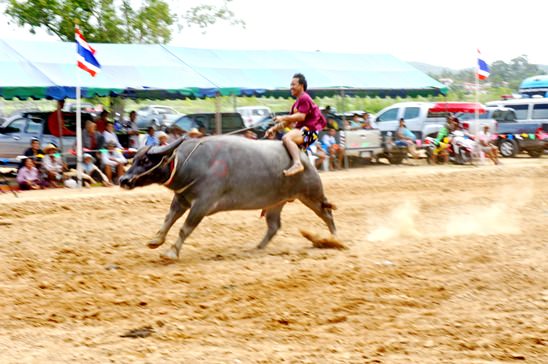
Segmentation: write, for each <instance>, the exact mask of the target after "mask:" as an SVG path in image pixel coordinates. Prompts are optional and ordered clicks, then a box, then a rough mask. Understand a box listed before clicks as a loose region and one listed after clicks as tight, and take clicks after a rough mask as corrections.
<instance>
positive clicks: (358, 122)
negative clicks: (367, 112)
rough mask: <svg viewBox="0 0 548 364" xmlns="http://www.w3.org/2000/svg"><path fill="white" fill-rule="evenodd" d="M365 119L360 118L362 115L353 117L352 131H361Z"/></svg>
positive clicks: (351, 122) (351, 121)
mask: <svg viewBox="0 0 548 364" xmlns="http://www.w3.org/2000/svg"><path fill="white" fill-rule="evenodd" d="M362 123H363V119H362V118H360V115H358V114H354V115H352V120H350V129H359V128H361V127H362Z"/></svg>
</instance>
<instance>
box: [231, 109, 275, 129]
mask: <svg viewBox="0 0 548 364" xmlns="http://www.w3.org/2000/svg"><path fill="white" fill-rule="evenodd" d="M236 112H239V113H240V114H241V115H242V118H243V119H244V124H245V126H246V127H250V126H252V125H254V124H256V123H257V122H258V121H260V120H262V119H264V118H266V117H267V116H270V115H271V114H272V111H271V110H270V108H268V107H266V106H241V107H237V108H236Z"/></svg>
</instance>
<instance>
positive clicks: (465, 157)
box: [424, 130, 476, 164]
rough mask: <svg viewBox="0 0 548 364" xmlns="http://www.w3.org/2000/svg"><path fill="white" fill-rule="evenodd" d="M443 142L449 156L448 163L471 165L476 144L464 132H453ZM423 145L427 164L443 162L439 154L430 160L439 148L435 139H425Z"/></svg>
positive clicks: (438, 143)
mask: <svg viewBox="0 0 548 364" xmlns="http://www.w3.org/2000/svg"><path fill="white" fill-rule="evenodd" d="M443 142H444V143H445V144H447V149H446V153H448V154H449V161H451V162H453V163H456V164H466V163H472V161H473V156H474V150H475V149H476V143H475V141H474V140H472V139H471V138H469V137H468V136H467V135H466V134H465V133H464V132H462V131H461V130H455V131H453V132H452V133H451V134H450V136H449V137H447V138H445V139H444V141H443ZM424 145H425V151H426V157H427V162H428V164H432V162H434V163H442V162H443V158H442V155H441V154H438V155H437V158H436V159H433V158H432V156H433V155H434V150H435V149H437V148H439V147H440V142H439V141H437V140H436V138H432V137H426V139H425V140H424Z"/></svg>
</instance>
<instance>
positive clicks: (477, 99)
mask: <svg viewBox="0 0 548 364" xmlns="http://www.w3.org/2000/svg"><path fill="white" fill-rule="evenodd" d="M474 78H475V79H476V87H475V89H476V107H475V108H476V110H475V115H474V119H475V120H478V121H479V50H478V49H476V67H475V74H474Z"/></svg>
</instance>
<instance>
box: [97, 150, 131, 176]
mask: <svg viewBox="0 0 548 364" xmlns="http://www.w3.org/2000/svg"><path fill="white" fill-rule="evenodd" d="M101 162H102V164H103V168H104V170H105V174H106V175H107V178H108V180H109V182H110V183H115V182H114V180H113V178H112V175H113V173H116V180H118V179H119V178H120V177H121V176H122V175H123V174H124V172H125V171H124V166H125V165H126V163H127V159H126V158H125V157H124V155H123V154H122V152H120V151H119V150H117V149H116V143H115V142H113V141H110V142H108V143H107V150H106V151H103V152H102V153H101ZM115 184H116V183H115Z"/></svg>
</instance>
